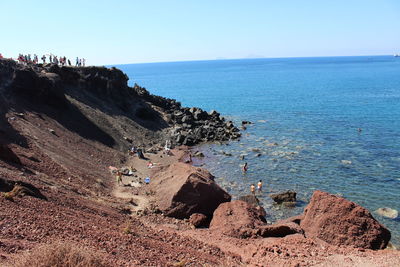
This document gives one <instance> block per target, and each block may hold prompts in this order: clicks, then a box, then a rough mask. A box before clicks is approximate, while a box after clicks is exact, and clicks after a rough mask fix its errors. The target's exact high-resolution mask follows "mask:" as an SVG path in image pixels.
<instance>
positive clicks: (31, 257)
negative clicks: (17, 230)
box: [7, 242, 108, 267]
mask: <svg viewBox="0 0 400 267" xmlns="http://www.w3.org/2000/svg"><path fill="white" fill-rule="evenodd" d="M11 266H13V267H105V266H108V265H107V264H106V263H105V262H104V260H103V256H102V255H101V254H99V253H97V252H96V251H90V250H89V249H87V248H82V247H80V246H79V245H77V244H72V243H61V242H57V243H53V244H46V245H43V246H39V247H36V248H35V249H33V250H32V251H30V252H27V253H23V254H19V255H17V256H16V257H15V258H14V261H13V263H12V265H10V266H9V267H11ZM7 267H8V266H7Z"/></svg>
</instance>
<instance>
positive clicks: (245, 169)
mask: <svg viewBox="0 0 400 267" xmlns="http://www.w3.org/2000/svg"><path fill="white" fill-rule="evenodd" d="M242 171H243V172H247V162H246V163H245V164H244V165H243V167H242Z"/></svg>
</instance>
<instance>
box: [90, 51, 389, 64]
mask: <svg viewBox="0 0 400 267" xmlns="http://www.w3.org/2000/svg"><path fill="white" fill-rule="evenodd" d="M393 55H394V54H393ZM393 55H390V54H381V55H351V56H295V57H291V56H288V57H285V56H283V57H241V58H214V59H188V60H173V61H150V62H136V63H118V64H104V65H98V66H122V65H133V64H157V63H179V62H202V61H223V60H227V61H228V60H246V59H288V58H330V57H382V56H393Z"/></svg>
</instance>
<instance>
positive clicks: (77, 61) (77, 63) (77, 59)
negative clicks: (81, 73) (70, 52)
mask: <svg viewBox="0 0 400 267" xmlns="http://www.w3.org/2000/svg"><path fill="white" fill-rule="evenodd" d="M78 65H79V58H78V57H76V64H75V66H76V67H78Z"/></svg>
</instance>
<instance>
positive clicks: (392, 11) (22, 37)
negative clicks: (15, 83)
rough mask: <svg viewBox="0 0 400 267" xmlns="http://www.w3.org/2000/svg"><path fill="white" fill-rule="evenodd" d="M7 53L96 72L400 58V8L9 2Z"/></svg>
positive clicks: (340, 2)
mask: <svg viewBox="0 0 400 267" xmlns="http://www.w3.org/2000/svg"><path fill="white" fill-rule="evenodd" d="M0 31H1V33H0V34H1V35H0V36H1V37H0V53H2V54H3V55H4V56H6V57H16V56H17V55H18V53H32V54H33V53H37V54H43V53H53V54H56V55H65V56H67V57H70V58H75V57H76V56H79V57H85V58H86V59H87V61H88V63H89V64H96V65H102V64H123V63H137V62H158V61H180V60H202V59H216V58H246V57H304V56H347V55H388V54H393V53H400V0H332V1H331V0H325V1H324V0H313V1H311V0H292V1H290V0H271V1H269V0H247V1H244V0H198V1H195V0H158V1H155V0H154V1H152V0H138V1H136V0H131V1H129V0H113V1H111V0H110V1H103V0H96V1H94V0H79V1H77V0H65V1H58V0H51V1H50V0H40V1H34V0H0Z"/></svg>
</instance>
